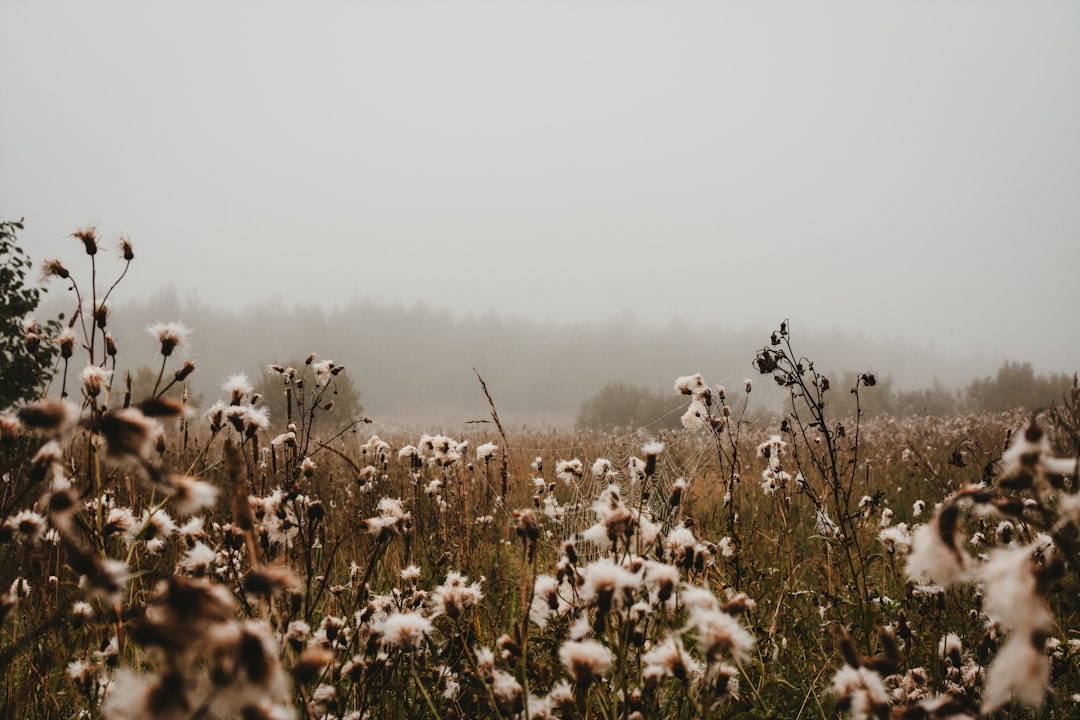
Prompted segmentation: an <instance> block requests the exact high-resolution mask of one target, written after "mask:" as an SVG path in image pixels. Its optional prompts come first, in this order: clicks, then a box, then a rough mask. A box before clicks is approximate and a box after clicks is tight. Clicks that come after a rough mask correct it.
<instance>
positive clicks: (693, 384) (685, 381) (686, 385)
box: [675, 373, 708, 395]
mask: <svg viewBox="0 0 1080 720" xmlns="http://www.w3.org/2000/svg"><path fill="white" fill-rule="evenodd" d="M707 389H708V386H707V385H706V384H705V379H704V378H703V377H702V376H701V373H695V374H694V375H683V376H682V377H679V378H676V380H675V392H677V393H679V394H680V395H696V394H697V393H700V392H701V391H702V390H707Z"/></svg>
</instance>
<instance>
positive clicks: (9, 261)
mask: <svg viewBox="0 0 1080 720" xmlns="http://www.w3.org/2000/svg"><path fill="white" fill-rule="evenodd" d="M22 229H23V224H22V221H21V220H20V221H19V222H12V221H5V222H0V378H3V382H0V408H6V407H10V406H12V405H15V404H17V403H20V402H23V401H26V400H32V399H35V398H38V397H41V396H42V395H43V394H44V393H45V388H46V387H47V386H48V382H49V379H50V378H51V377H52V373H53V369H54V368H53V360H54V359H55V358H56V355H57V353H58V352H59V348H58V347H57V346H56V345H55V343H53V342H52V338H54V337H55V336H56V335H57V334H58V332H59V322H58V321H56V320H52V321H50V322H48V323H46V324H45V325H44V326H43V325H40V324H39V323H38V322H37V321H35V320H34V319H33V318H32V313H33V312H34V311H35V310H37V307H38V303H39V302H40V300H41V290H39V289H38V288H35V287H27V285H26V274H27V272H29V270H30V267H31V263H30V258H29V257H27V255H26V252H25V251H24V250H23V249H22V248H20V247H19V246H18V245H17V244H16V236H15V233H16V231H18V230H22Z"/></svg>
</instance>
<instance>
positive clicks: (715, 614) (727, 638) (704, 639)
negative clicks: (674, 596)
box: [690, 607, 754, 665]
mask: <svg viewBox="0 0 1080 720" xmlns="http://www.w3.org/2000/svg"><path fill="white" fill-rule="evenodd" d="M690 625H691V626H693V627H694V628H695V629H697V632H698V646H699V647H700V648H701V651H702V652H703V653H704V654H705V657H706V659H707V660H708V661H709V663H710V665H711V664H713V663H716V662H719V661H720V660H721V659H722V658H723V657H724V656H727V655H730V656H731V657H733V658H735V660H737V661H739V662H744V661H745V660H746V659H747V658H748V657H749V655H750V648H752V647H753V645H754V636H753V635H751V634H750V633H749V632H747V631H746V630H745V629H744V628H743V626H742V625H740V624H739V621H738V620H736V619H735V618H734V617H732V616H731V615H729V614H728V613H726V612H723V611H721V610H712V609H706V608H700V607H695V608H693V609H691V611H690Z"/></svg>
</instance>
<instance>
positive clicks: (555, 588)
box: [529, 574, 569, 628]
mask: <svg viewBox="0 0 1080 720" xmlns="http://www.w3.org/2000/svg"><path fill="white" fill-rule="evenodd" d="M567 609H569V605H568V604H567V603H566V602H565V601H564V600H563V599H562V598H560V597H559V581H558V580H557V579H555V578H554V577H552V576H551V575H546V574H540V575H537V576H536V582H535V583H534V584H533V597H532V604H531V605H530V606H529V619H530V620H532V621H533V622H534V623H535V624H536V626H537V627H539V628H545V627H547V624H548V618H550V617H551V616H552V614H554V613H560V611H564V610H567Z"/></svg>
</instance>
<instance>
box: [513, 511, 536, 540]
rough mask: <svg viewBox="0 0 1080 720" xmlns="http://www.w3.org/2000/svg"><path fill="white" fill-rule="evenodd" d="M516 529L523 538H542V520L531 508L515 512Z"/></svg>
mask: <svg viewBox="0 0 1080 720" xmlns="http://www.w3.org/2000/svg"><path fill="white" fill-rule="evenodd" d="M513 520H514V531H515V532H516V533H517V534H518V537H520V538H521V539H522V540H527V541H531V542H536V541H537V540H539V539H540V521H539V520H538V519H537V518H536V513H535V512H533V511H532V509H530V508H525V509H523V510H515V511H514V512H513Z"/></svg>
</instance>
